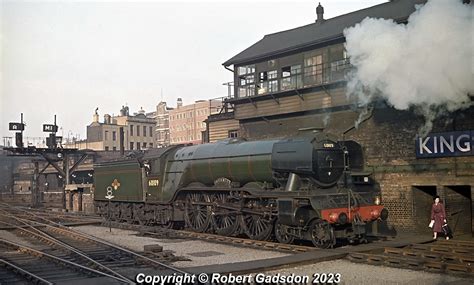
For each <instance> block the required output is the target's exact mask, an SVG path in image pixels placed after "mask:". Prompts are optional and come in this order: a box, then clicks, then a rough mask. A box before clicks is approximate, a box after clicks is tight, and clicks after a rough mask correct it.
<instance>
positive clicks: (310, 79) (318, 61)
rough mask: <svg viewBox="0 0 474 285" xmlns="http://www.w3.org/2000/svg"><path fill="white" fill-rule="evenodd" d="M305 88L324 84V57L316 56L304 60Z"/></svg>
mask: <svg viewBox="0 0 474 285" xmlns="http://www.w3.org/2000/svg"><path fill="white" fill-rule="evenodd" d="M304 78H305V79H304V80H305V86H309V85H320V84H322V83H323V55H322V54H319V55H314V56H311V57H307V58H305V60H304Z"/></svg>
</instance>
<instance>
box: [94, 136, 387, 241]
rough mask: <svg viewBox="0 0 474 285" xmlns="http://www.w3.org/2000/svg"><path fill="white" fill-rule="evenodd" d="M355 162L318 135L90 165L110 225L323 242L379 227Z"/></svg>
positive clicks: (374, 194) (342, 147)
mask: <svg viewBox="0 0 474 285" xmlns="http://www.w3.org/2000/svg"><path fill="white" fill-rule="evenodd" d="M363 163H364V162H363V153H362V148H361V146H360V145H359V144H358V143H356V142H354V141H336V140H333V139H330V138H329V137H328V136H327V135H325V134H323V133H316V134H311V135H306V136H301V137H296V138H287V139H280V140H265V141H245V140H242V139H228V140H224V141H220V142H216V143H211V144H203V145H194V146H182V145H181V146H170V147H167V148H160V149H152V150H149V151H147V152H145V153H143V154H142V155H140V156H138V157H137V158H134V159H127V160H122V161H114V162H107V163H102V164H97V165H95V167H94V171H95V174H94V175H95V195H94V197H95V198H94V199H95V205H96V209H97V211H98V213H99V214H101V215H104V216H105V215H109V216H110V218H111V219H112V220H116V221H126V222H131V223H138V224H146V225H157V226H158V225H159V226H164V227H174V228H176V227H186V228H188V229H190V230H193V231H196V232H215V233H217V234H220V235H225V236H232V235H242V234H245V235H247V236H248V237H249V238H251V239H257V240H267V239H270V238H275V239H276V240H278V241H279V242H281V243H292V242H293V241H294V240H295V239H299V240H308V241H311V242H312V243H313V244H314V245H315V246H317V247H321V248H328V247H332V246H333V245H334V244H335V243H336V239H346V240H349V241H350V242H356V241H364V240H365V238H366V236H367V235H368V234H373V233H374V232H373V229H377V228H378V226H379V223H386V220H387V217H388V211H387V210H386V209H385V208H384V207H383V206H382V205H381V197H380V189H379V188H378V187H377V185H376V184H375V183H374V182H373V180H372V179H371V177H370V174H369V173H364V172H363V171H362V169H363Z"/></svg>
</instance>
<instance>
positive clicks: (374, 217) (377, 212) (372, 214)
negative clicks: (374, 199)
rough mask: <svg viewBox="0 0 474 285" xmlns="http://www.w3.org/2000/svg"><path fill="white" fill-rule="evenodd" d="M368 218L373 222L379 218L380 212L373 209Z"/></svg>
mask: <svg viewBox="0 0 474 285" xmlns="http://www.w3.org/2000/svg"><path fill="white" fill-rule="evenodd" d="M370 216H371V217H372V219H373V220H375V219H377V218H378V217H379V216H380V212H379V210H377V209H373V210H372V211H371V212H370Z"/></svg>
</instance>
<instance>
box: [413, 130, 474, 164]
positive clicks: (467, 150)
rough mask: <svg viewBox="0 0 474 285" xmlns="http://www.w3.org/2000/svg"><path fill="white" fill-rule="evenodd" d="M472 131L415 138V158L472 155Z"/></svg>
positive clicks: (473, 152) (473, 135) (473, 145)
mask: <svg viewBox="0 0 474 285" xmlns="http://www.w3.org/2000/svg"><path fill="white" fill-rule="evenodd" d="M473 147H474V131H460V132H450V133H433V134H429V135H428V136H426V137H417V138H416V146H415V149H416V158H430V157H451V156H470V155H474V150H473Z"/></svg>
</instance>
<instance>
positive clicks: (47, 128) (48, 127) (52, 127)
mask: <svg viewBox="0 0 474 285" xmlns="http://www.w3.org/2000/svg"><path fill="white" fill-rule="evenodd" d="M57 131H58V126H57V125H49V124H44V125H43V132H50V133H56V132H57Z"/></svg>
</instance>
